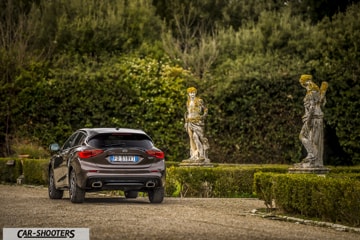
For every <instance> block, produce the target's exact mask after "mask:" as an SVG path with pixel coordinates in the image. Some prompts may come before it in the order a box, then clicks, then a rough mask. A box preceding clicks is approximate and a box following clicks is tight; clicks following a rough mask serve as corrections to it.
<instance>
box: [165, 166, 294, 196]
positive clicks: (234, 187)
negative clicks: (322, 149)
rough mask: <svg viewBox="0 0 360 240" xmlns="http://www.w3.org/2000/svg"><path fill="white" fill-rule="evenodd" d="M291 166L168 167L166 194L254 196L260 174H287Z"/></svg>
mask: <svg viewBox="0 0 360 240" xmlns="http://www.w3.org/2000/svg"><path fill="white" fill-rule="evenodd" d="M288 167H289V166H287V165H264V166H261V165H242V166H240V165H230V166H228V165H218V166H216V167H205V168H204V167H175V166H171V167H168V168H167V177H166V195H167V196H172V197H179V196H181V197H250V196H253V192H254V191H253V177H254V173H255V172H258V171H263V172H277V173H286V172H287V171H288Z"/></svg>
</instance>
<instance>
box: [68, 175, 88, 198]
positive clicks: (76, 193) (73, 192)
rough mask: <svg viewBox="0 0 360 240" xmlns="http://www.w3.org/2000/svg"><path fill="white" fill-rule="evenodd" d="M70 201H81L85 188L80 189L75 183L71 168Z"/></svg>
mask: <svg viewBox="0 0 360 240" xmlns="http://www.w3.org/2000/svg"><path fill="white" fill-rule="evenodd" d="M69 195H70V201H71V202H72V203H82V202H84V199H85V190H84V189H81V188H80V187H79V186H78V185H77V184H76V173H75V170H72V171H71V173H70V188H69Z"/></svg>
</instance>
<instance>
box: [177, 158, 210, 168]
mask: <svg viewBox="0 0 360 240" xmlns="http://www.w3.org/2000/svg"><path fill="white" fill-rule="evenodd" d="M179 166H181V167H213V166H214V165H213V164H212V163H210V160H208V159H207V160H205V159H198V160H194V159H185V160H182V162H181V163H180V164H179Z"/></svg>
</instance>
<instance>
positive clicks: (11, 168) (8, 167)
mask: <svg viewBox="0 0 360 240" xmlns="http://www.w3.org/2000/svg"><path fill="white" fill-rule="evenodd" d="M0 173H1V175H0V181H1V182H16V179H17V178H18V177H19V176H20V175H21V174H22V164H21V160H20V159H0Z"/></svg>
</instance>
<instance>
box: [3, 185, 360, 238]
mask: <svg viewBox="0 0 360 240" xmlns="http://www.w3.org/2000/svg"><path fill="white" fill-rule="evenodd" d="M0 206H1V210H0V227H1V238H2V229H3V227H16V228H20V227H28V228H32V227H33V228H37V227H45V228H50V227H52V228H60V227H61V228H75V227H82V228H84V227H85V228H90V239H91V240H95V239H109V240H111V239H114V240H115V239H116V240H118V239H169V240H171V239H196V240H201V239H207V240H210V239H242V240H243V239H293V240H296V239H313V240H318V239H328V240H332V239H334V240H335V239H336V240H338V239H347V240H352V239H354V240H355V239H356V240H359V239H360V233H357V232H342V231H337V230H334V229H331V228H326V227H317V226H309V225H304V224H296V223H293V222H286V221H274V220H269V219H266V218H262V217H260V216H258V215H254V214H252V213H251V211H252V210H253V209H258V208H263V207H264V204H263V202H262V201H260V200H256V199H242V198H165V200H164V202H163V203H162V204H150V203H149V201H148V199H147V198H144V197H139V198H137V199H134V200H129V199H124V198H123V197H109V196H105V195H101V194H98V193H87V195H86V199H85V202H84V203H83V204H72V203H71V202H70V201H69V198H68V194H67V193H65V196H64V198H63V199H62V200H50V199H49V198H48V196H47V188H45V187H38V186H36V187H33V186H32V187H31V186H18V185H0Z"/></svg>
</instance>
